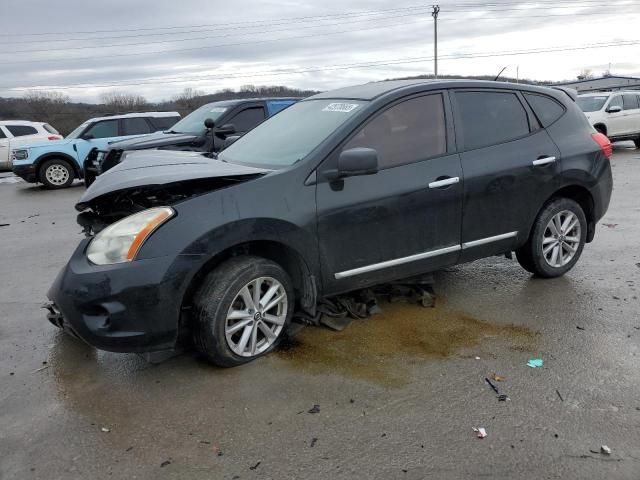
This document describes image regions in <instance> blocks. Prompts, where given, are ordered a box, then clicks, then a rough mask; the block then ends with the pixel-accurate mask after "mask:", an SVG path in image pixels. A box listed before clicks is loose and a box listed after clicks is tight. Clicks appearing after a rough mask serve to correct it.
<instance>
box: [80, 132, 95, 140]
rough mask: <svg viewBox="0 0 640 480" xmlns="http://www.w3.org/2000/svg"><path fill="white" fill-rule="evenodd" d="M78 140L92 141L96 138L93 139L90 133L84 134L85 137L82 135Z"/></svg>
mask: <svg viewBox="0 0 640 480" xmlns="http://www.w3.org/2000/svg"><path fill="white" fill-rule="evenodd" d="M80 138H81V139H82V140H93V139H94V138H96V137H94V136H93V135H91V134H90V133H88V134H86V135H82V136H81V137H80Z"/></svg>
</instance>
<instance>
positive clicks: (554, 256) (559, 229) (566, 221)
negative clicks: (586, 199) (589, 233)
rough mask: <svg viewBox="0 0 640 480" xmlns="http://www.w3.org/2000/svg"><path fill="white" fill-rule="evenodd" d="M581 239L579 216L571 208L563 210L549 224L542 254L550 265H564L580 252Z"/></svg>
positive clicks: (545, 233) (555, 266) (556, 266)
mask: <svg viewBox="0 0 640 480" xmlns="http://www.w3.org/2000/svg"><path fill="white" fill-rule="evenodd" d="M581 239H582V231H581V227H580V220H579V219H578V216H577V215H576V214H575V213H573V212H571V211H569V210H563V211H562V212H560V213H557V214H556V215H554V216H553V217H552V218H551V220H549V223H548V224H547V228H546V229H545V231H544V237H543V239H542V255H543V256H544V259H545V260H546V262H547V263H548V264H549V265H550V266H552V267H554V268H560V267H564V266H565V265H567V264H568V263H569V262H571V260H573V257H575V255H576V253H578V249H579V248H580V242H581Z"/></svg>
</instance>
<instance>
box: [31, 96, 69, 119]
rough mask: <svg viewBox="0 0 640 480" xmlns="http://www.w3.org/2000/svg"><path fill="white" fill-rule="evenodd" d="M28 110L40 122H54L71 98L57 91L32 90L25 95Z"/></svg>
mask: <svg viewBox="0 0 640 480" xmlns="http://www.w3.org/2000/svg"><path fill="white" fill-rule="evenodd" d="M23 98H24V102H25V103H26V106H27V110H28V111H29V112H30V114H31V115H33V117H34V120H35V121H38V122H47V123H54V122H55V120H56V119H57V118H58V117H59V116H60V115H61V114H63V113H64V112H65V110H66V109H67V106H68V104H69V102H70V101H71V99H70V98H69V97H67V96H66V95H63V94H62V93H60V92H56V91H31V92H27V94H26V95H25V96H24V97H23Z"/></svg>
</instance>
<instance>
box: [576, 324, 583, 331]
mask: <svg viewBox="0 0 640 480" xmlns="http://www.w3.org/2000/svg"><path fill="white" fill-rule="evenodd" d="M576 328H577V329H578V330H584V327H581V326H580V325H576Z"/></svg>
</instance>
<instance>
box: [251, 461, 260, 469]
mask: <svg viewBox="0 0 640 480" xmlns="http://www.w3.org/2000/svg"><path fill="white" fill-rule="evenodd" d="M261 463H262V462H258V463H256V464H255V465H254V466H253V467H249V470H255V469H256V468H258V467H259V466H260V464H261Z"/></svg>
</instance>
